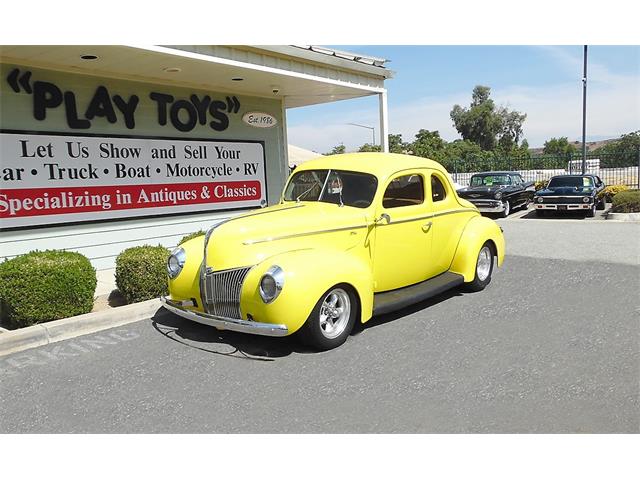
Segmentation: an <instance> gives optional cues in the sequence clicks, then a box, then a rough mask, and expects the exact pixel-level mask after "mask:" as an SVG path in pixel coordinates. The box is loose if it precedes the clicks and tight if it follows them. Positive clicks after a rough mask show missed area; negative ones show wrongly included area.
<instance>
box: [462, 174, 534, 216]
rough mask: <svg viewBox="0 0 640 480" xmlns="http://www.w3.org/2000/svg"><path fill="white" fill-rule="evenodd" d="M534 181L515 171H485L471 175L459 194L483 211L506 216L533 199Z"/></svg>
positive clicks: (525, 205)
mask: <svg viewBox="0 0 640 480" xmlns="http://www.w3.org/2000/svg"><path fill="white" fill-rule="evenodd" d="M533 191H534V188H533V182H525V181H524V180H523V179H522V176H521V175H520V174H519V173H515V172H484V173H477V174H475V175H473V176H472V177H471V181H470V182H469V186H468V187H465V188H462V189H460V190H458V196H460V197H462V198H464V199H465V200H468V201H470V202H471V203H473V204H474V205H475V206H476V207H478V209H479V210H480V211H481V212H483V213H498V214H500V216H501V217H506V216H507V215H509V213H511V211H512V210H513V209H515V208H520V207H524V208H527V207H528V206H529V204H530V203H531V201H532V200H533Z"/></svg>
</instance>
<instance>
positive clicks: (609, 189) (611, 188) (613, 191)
mask: <svg viewBox="0 0 640 480" xmlns="http://www.w3.org/2000/svg"><path fill="white" fill-rule="evenodd" d="M627 190H629V187H627V186H626V185H608V186H606V187H604V188H603V189H602V190H600V191H599V192H598V198H603V197H604V199H605V201H606V202H611V201H612V200H613V197H615V196H616V195H617V194H618V193H620V192H626V191H627Z"/></svg>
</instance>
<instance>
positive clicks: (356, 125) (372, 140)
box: [347, 123, 376, 145]
mask: <svg viewBox="0 0 640 480" xmlns="http://www.w3.org/2000/svg"><path fill="white" fill-rule="evenodd" d="M347 125H353V126H354V127H362V128H368V129H369V130H371V135H372V138H371V145H375V144H376V129H375V127H369V126H367V125H360V124H359V123H347Z"/></svg>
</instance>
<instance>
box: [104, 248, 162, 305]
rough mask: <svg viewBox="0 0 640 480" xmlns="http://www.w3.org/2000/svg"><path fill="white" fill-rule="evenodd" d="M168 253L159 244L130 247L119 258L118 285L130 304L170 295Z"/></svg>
mask: <svg viewBox="0 0 640 480" xmlns="http://www.w3.org/2000/svg"><path fill="white" fill-rule="evenodd" d="M169 253H170V252H169V250H168V249H166V248H165V247H163V246H161V245H158V246H157V247H153V246H151V245H143V246H141V247H132V248H127V249H126V250H124V251H122V253H120V255H118V257H117V258H116V286H117V287H118V290H120V293H121V294H122V296H123V297H124V298H125V300H126V301H127V303H135V302H143V301H145V300H150V299H152V298H157V297H159V296H161V295H167V294H168V293H169V291H168V283H167V267H166V265H167V258H168V257H169Z"/></svg>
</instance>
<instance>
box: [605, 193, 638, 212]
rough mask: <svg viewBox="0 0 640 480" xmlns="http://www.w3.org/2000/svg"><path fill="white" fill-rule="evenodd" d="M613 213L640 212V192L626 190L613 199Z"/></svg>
mask: <svg viewBox="0 0 640 480" xmlns="http://www.w3.org/2000/svg"><path fill="white" fill-rule="evenodd" d="M612 203H613V205H612V207H611V211H612V212H614V213H638V212H640V190H626V191H624V192H620V193H617V194H616V196H615V197H613V201H612Z"/></svg>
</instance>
